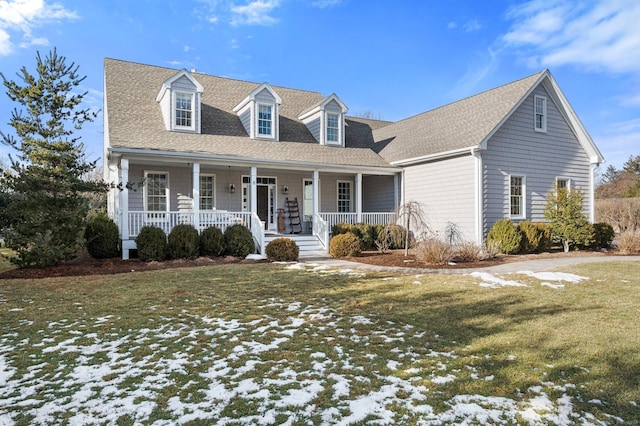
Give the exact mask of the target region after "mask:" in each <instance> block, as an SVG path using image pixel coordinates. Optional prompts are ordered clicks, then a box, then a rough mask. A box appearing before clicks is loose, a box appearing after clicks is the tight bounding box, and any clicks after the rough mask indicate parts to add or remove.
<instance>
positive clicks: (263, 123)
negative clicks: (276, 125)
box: [258, 105, 273, 137]
mask: <svg viewBox="0 0 640 426" xmlns="http://www.w3.org/2000/svg"><path fill="white" fill-rule="evenodd" d="M271 129H273V114H272V106H271V105H258V135H260V136H269V137H271Z"/></svg>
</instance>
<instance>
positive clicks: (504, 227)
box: [487, 219, 522, 254]
mask: <svg viewBox="0 0 640 426" xmlns="http://www.w3.org/2000/svg"><path fill="white" fill-rule="evenodd" d="M521 241H522V233H521V232H520V230H519V229H518V227H517V226H516V225H515V224H514V223H513V222H512V221H511V219H500V220H499V221H497V222H496V223H494V224H493V226H492V227H491V229H490V230H489V233H488V234H487V244H495V247H496V249H497V250H498V251H499V252H500V253H505V254H511V253H516V252H518V250H520V242H521Z"/></svg>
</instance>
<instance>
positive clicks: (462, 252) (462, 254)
mask: <svg viewBox="0 0 640 426" xmlns="http://www.w3.org/2000/svg"><path fill="white" fill-rule="evenodd" d="M481 257H482V247H480V246H478V245H475V244H474V243H472V242H468V241H467V242H464V243H460V244H458V245H456V246H454V254H453V258H454V260H455V261H457V262H462V263H464V262H477V261H478V260H480V258H481Z"/></svg>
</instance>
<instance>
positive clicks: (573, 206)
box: [544, 185, 593, 252]
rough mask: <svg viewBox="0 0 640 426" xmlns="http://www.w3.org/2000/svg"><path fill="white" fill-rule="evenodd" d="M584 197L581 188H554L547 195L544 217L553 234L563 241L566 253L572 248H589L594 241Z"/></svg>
mask: <svg viewBox="0 0 640 426" xmlns="http://www.w3.org/2000/svg"><path fill="white" fill-rule="evenodd" d="M583 201H584V195H583V194H582V190H581V189H580V188H576V189H573V190H571V191H568V190H567V188H558V187H557V186H556V185H554V188H553V189H552V190H551V191H549V193H548V194H547V204H546V206H545V209H544V217H545V218H546V219H547V220H548V221H549V225H550V226H551V233H552V234H553V236H554V237H556V238H558V239H559V240H560V241H562V246H563V248H564V251H565V252H568V251H569V248H570V247H572V246H588V245H589V244H591V242H592V241H593V226H592V225H591V224H590V223H589V220H588V219H587V217H586V216H585V215H584V213H583V208H584V207H583Z"/></svg>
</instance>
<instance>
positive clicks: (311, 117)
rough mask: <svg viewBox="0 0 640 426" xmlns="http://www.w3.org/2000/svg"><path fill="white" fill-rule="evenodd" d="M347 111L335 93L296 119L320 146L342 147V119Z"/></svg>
mask: <svg viewBox="0 0 640 426" xmlns="http://www.w3.org/2000/svg"><path fill="white" fill-rule="evenodd" d="M348 110H349V109H348V108H347V106H346V105H345V104H344V102H342V101H341V100H340V98H339V97H338V95H336V94H335V93H333V94H331V95H329V96H327V97H326V98H324V100H323V101H322V102H320V103H319V104H317V105H314V106H312V107H311V108H309V109H308V110H306V111H304V112H303V113H302V114H300V116H299V117H298V119H299V120H301V121H302V122H303V123H304V124H305V125H306V126H307V129H309V131H310V132H311V134H312V135H313V137H314V138H316V140H317V141H318V142H319V143H320V145H327V146H342V147H343V146H344V117H345V115H346V113H347V111H348Z"/></svg>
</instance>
